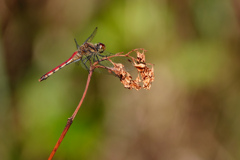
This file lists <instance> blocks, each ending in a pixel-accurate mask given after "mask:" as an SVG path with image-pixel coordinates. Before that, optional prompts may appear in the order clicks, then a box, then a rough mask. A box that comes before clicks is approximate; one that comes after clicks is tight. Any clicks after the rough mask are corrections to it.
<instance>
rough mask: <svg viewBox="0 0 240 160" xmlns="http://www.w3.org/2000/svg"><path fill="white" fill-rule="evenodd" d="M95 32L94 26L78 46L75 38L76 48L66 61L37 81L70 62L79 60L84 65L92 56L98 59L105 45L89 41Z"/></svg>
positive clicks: (94, 59) (41, 79)
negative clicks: (89, 34)
mask: <svg viewBox="0 0 240 160" xmlns="http://www.w3.org/2000/svg"><path fill="white" fill-rule="evenodd" d="M96 32H97V27H96V28H95V30H94V31H93V33H92V34H91V36H90V37H88V39H87V40H86V41H85V42H84V43H83V44H82V45H81V46H79V45H78V44H77V42H76V40H75V42H76V45H77V48H78V50H77V51H75V52H74V53H73V55H72V56H71V57H70V58H69V59H68V60H67V61H65V62H63V63H62V64H60V65H59V66H57V67H55V68H54V69H52V70H51V71H49V72H47V73H46V74H44V75H43V76H42V77H41V78H40V79H39V82H41V81H43V80H45V79H47V78H48V77H49V76H51V75H52V74H53V73H55V72H57V71H58V70H59V69H61V68H63V67H65V66H66V65H68V64H70V63H73V62H77V61H79V60H81V61H82V63H83V64H84V65H85V63H86V62H88V61H91V59H92V58H93V61H96V60H98V56H102V55H100V54H101V53H103V52H104V51H105V45H104V44H102V43H96V44H92V43H90V42H91V41H92V39H93V38H94V36H95V34H96ZM85 67H86V69H89V68H88V67H87V66H86V65H85Z"/></svg>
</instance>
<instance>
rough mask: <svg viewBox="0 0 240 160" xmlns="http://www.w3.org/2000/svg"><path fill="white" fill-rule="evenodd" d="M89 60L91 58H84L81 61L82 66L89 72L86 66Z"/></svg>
mask: <svg viewBox="0 0 240 160" xmlns="http://www.w3.org/2000/svg"><path fill="white" fill-rule="evenodd" d="M90 58H91V56H87V57H86V58H84V59H81V61H82V63H83V64H84V66H85V67H86V69H87V70H88V71H89V68H88V66H87V65H86V62H87V61H89V60H90Z"/></svg>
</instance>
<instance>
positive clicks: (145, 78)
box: [93, 49, 154, 90]
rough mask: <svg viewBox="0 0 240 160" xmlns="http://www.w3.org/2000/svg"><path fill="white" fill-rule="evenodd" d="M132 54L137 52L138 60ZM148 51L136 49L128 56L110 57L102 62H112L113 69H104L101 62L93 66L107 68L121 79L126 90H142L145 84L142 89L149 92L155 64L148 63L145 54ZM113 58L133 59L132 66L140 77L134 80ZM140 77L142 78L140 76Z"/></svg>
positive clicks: (116, 55) (117, 55)
mask: <svg viewBox="0 0 240 160" xmlns="http://www.w3.org/2000/svg"><path fill="white" fill-rule="evenodd" d="M132 52H135V53H136V54H137V58H134V57H133V56H130V54H131V53H132ZM145 52H146V50H144V49H134V50H132V51H130V52H128V53H127V54H122V53H119V54H115V55H113V56H109V57H106V58H103V59H101V60H100V62H101V61H105V60H106V61H110V62H111V63H112V64H113V67H104V66H102V65H101V64H100V63H99V61H98V62H95V63H94V64H93V66H94V67H95V68H105V69H107V70H108V72H109V73H113V74H114V75H115V76H117V77H119V79H120V82H121V83H122V84H123V86H124V87H125V88H128V89H136V90H139V89H141V85H140V82H142V83H143V85H142V87H143V88H144V89H147V90H149V89H150V88H151V85H152V82H153V81H154V69H153V64H151V63H146V62H145V61H146V59H145V54H144V53H145ZM113 57H128V58H130V59H131V62H132V65H133V66H134V67H135V68H136V69H137V71H138V76H137V78H136V79H135V80H134V79H133V78H132V76H131V75H130V73H129V72H127V71H126V69H125V67H124V65H123V64H121V63H114V62H113V61H112V60H111V58H113ZM149 65H151V66H152V68H151V69H150V68H149V67H148V66H149ZM139 75H140V76H139Z"/></svg>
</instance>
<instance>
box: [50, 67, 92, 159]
mask: <svg viewBox="0 0 240 160" xmlns="http://www.w3.org/2000/svg"><path fill="white" fill-rule="evenodd" d="M92 73H93V69H92V68H91V69H90V71H89V74H88V79H87V83H86V87H85V90H84V92H83V96H82V98H81V100H80V102H79V104H78V106H77V108H76V109H75V111H74V113H73V114H72V116H71V117H70V118H68V121H67V124H66V126H65V128H64V130H63V132H62V134H61V136H60V137H59V139H58V141H57V143H56V145H55V147H54V148H53V150H52V152H51V154H50V156H49V157H48V160H51V159H52V158H53V156H54V155H55V153H56V151H57V149H58V147H59V146H60V144H61V142H62V140H63V138H64V137H65V135H66V133H67V131H68V129H69V128H70V126H71V124H72V122H73V120H74V118H75V117H76V115H77V113H78V110H79V109H80V107H81V105H82V103H83V100H84V98H85V96H86V94H87V90H88V86H89V83H90V80H91V77H92Z"/></svg>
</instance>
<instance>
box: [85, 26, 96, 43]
mask: <svg viewBox="0 0 240 160" xmlns="http://www.w3.org/2000/svg"><path fill="white" fill-rule="evenodd" d="M97 29H98V28H97V27H96V28H95V29H94V31H93V33H92V34H91V36H89V37H88V39H87V40H86V41H85V42H84V43H86V42H91V41H92V40H93V38H94V36H95V35H96V33H97Z"/></svg>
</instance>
